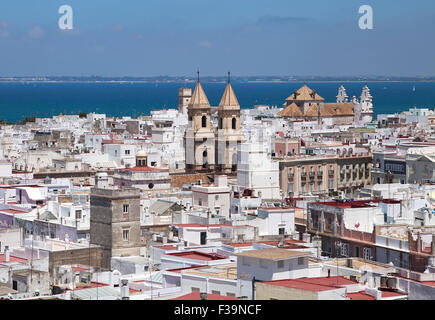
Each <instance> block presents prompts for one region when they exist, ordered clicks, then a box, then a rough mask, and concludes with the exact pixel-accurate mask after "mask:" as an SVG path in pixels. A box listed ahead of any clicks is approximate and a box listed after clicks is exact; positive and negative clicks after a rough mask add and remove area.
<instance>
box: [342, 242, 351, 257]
mask: <svg viewBox="0 0 435 320" xmlns="http://www.w3.org/2000/svg"><path fill="white" fill-rule="evenodd" d="M341 255H342V256H344V257H348V256H349V244H348V243H342V244H341Z"/></svg>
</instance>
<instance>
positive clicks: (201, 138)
mask: <svg viewBox="0 0 435 320" xmlns="http://www.w3.org/2000/svg"><path fill="white" fill-rule="evenodd" d="M187 115H188V120H189V123H188V127H187V129H186V133H185V152H186V170H188V171H199V170H201V171H202V170H208V171H213V170H214V168H215V167H214V166H215V136H214V130H213V126H212V124H211V107H210V103H209V102H208V99H207V96H206V95H205V92H204V89H203V88H202V85H201V82H200V81H199V70H198V81H197V83H196V87H195V90H194V91H193V94H192V98H191V100H190V102H189V104H188V107H187Z"/></svg>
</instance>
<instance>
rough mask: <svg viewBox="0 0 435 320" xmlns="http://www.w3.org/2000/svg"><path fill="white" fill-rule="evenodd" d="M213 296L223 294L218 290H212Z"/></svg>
mask: <svg viewBox="0 0 435 320" xmlns="http://www.w3.org/2000/svg"><path fill="white" fill-rule="evenodd" d="M211 294H217V295H221V292H220V291H217V290H211Z"/></svg>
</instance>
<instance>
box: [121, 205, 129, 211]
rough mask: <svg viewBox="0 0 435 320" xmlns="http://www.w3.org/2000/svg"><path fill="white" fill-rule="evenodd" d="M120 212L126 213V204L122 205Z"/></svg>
mask: <svg viewBox="0 0 435 320" xmlns="http://www.w3.org/2000/svg"><path fill="white" fill-rule="evenodd" d="M122 212H123V213H128V204H123V205H122Z"/></svg>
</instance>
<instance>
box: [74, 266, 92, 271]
mask: <svg viewBox="0 0 435 320" xmlns="http://www.w3.org/2000/svg"><path fill="white" fill-rule="evenodd" d="M72 269H73V270H74V271H88V270H89V268H82V267H72Z"/></svg>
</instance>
